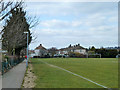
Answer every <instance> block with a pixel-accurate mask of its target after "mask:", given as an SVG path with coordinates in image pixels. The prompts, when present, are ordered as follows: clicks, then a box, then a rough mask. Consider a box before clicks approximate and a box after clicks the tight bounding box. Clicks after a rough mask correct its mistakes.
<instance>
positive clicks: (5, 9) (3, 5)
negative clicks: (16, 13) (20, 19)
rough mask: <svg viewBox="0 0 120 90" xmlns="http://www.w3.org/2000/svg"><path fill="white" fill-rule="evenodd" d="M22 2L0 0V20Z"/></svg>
mask: <svg viewBox="0 0 120 90" xmlns="http://www.w3.org/2000/svg"><path fill="white" fill-rule="evenodd" d="M22 4H23V2H22V0H21V1H19V2H15V3H14V2H13V1H8V2H4V1H3V0H0V21H2V20H3V19H5V17H7V16H8V15H9V14H10V12H11V10H14V9H15V8H16V7H19V6H21V5H22Z"/></svg>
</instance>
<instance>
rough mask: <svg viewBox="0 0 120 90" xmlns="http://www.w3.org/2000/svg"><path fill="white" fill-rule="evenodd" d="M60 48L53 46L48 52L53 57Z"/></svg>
mask: <svg viewBox="0 0 120 90" xmlns="http://www.w3.org/2000/svg"><path fill="white" fill-rule="evenodd" d="M57 51H58V49H57V48H56V47H52V48H50V49H48V53H50V54H51V55H52V57H53V56H54V55H55V54H57Z"/></svg>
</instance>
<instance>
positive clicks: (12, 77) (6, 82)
mask: <svg viewBox="0 0 120 90" xmlns="http://www.w3.org/2000/svg"><path fill="white" fill-rule="evenodd" d="M25 71H26V62H25V61H23V62H22V63H20V64H18V65H17V66H15V67H14V68H12V69H11V70H10V71H8V72H7V73H5V74H4V75H3V76H2V88H20V87H21V84H22V81H23V78H24V74H25Z"/></svg>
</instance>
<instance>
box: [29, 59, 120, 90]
mask: <svg viewBox="0 0 120 90" xmlns="http://www.w3.org/2000/svg"><path fill="white" fill-rule="evenodd" d="M31 63H32V66H33V72H34V74H35V75H36V76H37V79H36V80H35V83H36V86H35V88H118V59H116V58H39V59H36V58H34V59H31Z"/></svg>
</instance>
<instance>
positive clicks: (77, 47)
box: [60, 45, 85, 51]
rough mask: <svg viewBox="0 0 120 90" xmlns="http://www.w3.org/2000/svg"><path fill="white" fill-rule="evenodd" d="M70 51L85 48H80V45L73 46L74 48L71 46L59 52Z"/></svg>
mask: <svg viewBox="0 0 120 90" xmlns="http://www.w3.org/2000/svg"><path fill="white" fill-rule="evenodd" d="M71 49H85V48H84V47H82V46H80V45H74V46H71V47H66V48H61V49H60V50H61V51H64V50H71Z"/></svg>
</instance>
